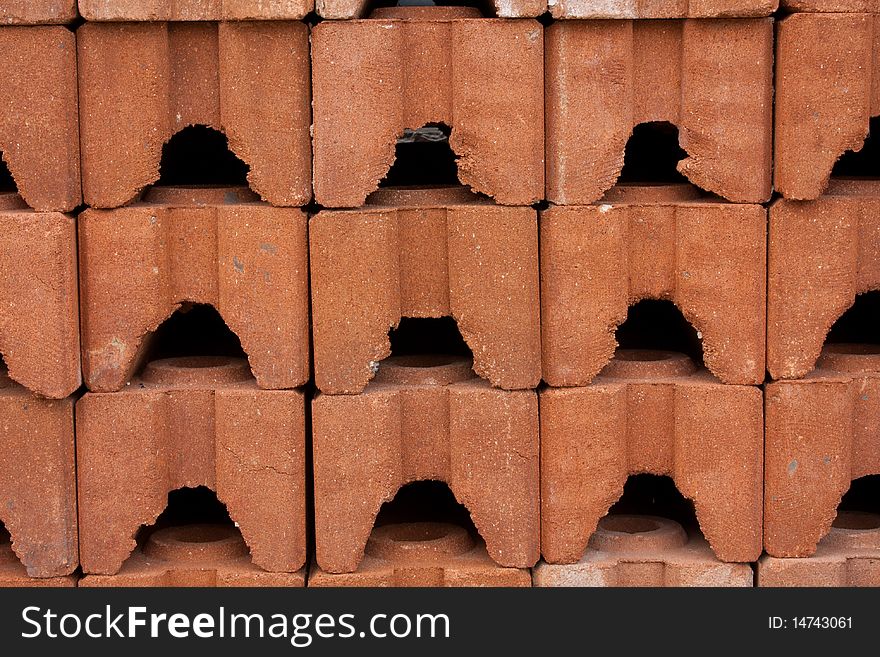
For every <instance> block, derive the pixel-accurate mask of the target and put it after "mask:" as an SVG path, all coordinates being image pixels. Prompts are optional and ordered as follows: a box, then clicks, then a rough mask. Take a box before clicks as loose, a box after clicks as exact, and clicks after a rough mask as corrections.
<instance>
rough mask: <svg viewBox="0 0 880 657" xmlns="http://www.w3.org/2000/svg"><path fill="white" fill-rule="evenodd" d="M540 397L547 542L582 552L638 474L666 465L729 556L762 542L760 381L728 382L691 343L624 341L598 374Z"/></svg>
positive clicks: (551, 557) (549, 551) (558, 556)
mask: <svg viewBox="0 0 880 657" xmlns="http://www.w3.org/2000/svg"><path fill="white" fill-rule="evenodd" d="M540 403H541V535H542V539H541V551H542V553H543V555H544V558H545V559H546V560H547V561H548V562H549V563H563V564H565V563H568V564H570V563H577V562H578V561H579V560H580V559H581V558H582V556H583V554H584V549H585V548H586V546H587V542H588V540H589V537H590V535H591V534H592V533H593V532H594V531H595V530H596V526H597V524H598V522H599V519H600V518H601V517H602V516H604V515H605V514H606V513H607V512H608V509H609V508H610V507H611V505H612V504H613V503H614V502H615V501H616V500H618V499H619V498H620V496H621V494H622V493H623V486H624V484H625V483H626V480H627V477H628V476H629V475H630V474H639V473H651V474H656V475H668V476H670V477H672V478H673V479H674V480H675V484H676V486H677V487H678V490H679V491H681V493H682V495H684V496H685V497H687V498H689V499H691V500H693V502H694V506H695V508H696V513H697V519H698V521H699V523H700V527H701V529H702V531H703V534H705V536H706V538H707V539H708V541H709V544H710V545H711V546H712V550H713V551H714V552H715V554H716V555H717V556H718V558H719V559H721V560H722V561H755V560H756V559H757V558H758V555H759V554H760V553H761V505H762V497H761V480H762V477H761V474H762V472H763V451H764V450H763V446H764V445H763V436H764V433H763V429H764V423H763V416H762V395H761V390H760V388H757V387H748V386H734V385H724V384H720V383H718V382H717V381H716V379H714V378H713V377H712V376H711V375H710V374H709V373H708V372H707V371H706V370H697V368H696V367H695V366H694V364H693V362H692V361H691V360H690V359H689V358H688V357H687V356H684V355H683V354H676V353H671V352H658V351H642V350H620V351H619V352H618V354H617V356H616V357H615V358H614V359H613V360H612V361H611V363H609V365H608V367H606V369H605V370H604V371H603V372H602V374H600V375H599V376H598V377H596V379H595V380H594V382H593V383H592V385H590V386H586V387H582V388H550V389H545V390H542V391H541V393H540Z"/></svg>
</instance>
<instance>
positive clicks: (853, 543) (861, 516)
mask: <svg viewBox="0 0 880 657" xmlns="http://www.w3.org/2000/svg"><path fill="white" fill-rule="evenodd" d="M758 586H880V516H878V515H876V514H873V513H858V512H842V513H841V515H839V516H838V517H837V519H836V520H835V522H834V526H833V527H832V528H831V531H830V533H829V534H828V535H827V536H825V538H823V539H822V540H821V541H820V542H819V547H818V549H817V550H816V553H815V554H814V555H813V556H811V557H807V558H803V559H778V558H776V557H771V556H769V555H765V556H763V557H761V560H760V561H759V562H758Z"/></svg>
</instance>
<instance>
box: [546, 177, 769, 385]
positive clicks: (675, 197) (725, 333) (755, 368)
mask: <svg viewBox="0 0 880 657" xmlns="http://www.w3.org/2000/svg"><path fill="white" fill-rule="evenodd" d="M540 227H541V240H540V241H541V310H542V313H541V321H542V327H541V329H542V331H541V337H542V340H543V343H544V345H543V356H544V357H543V361H544V363H543V369H544V380H545V381H546V382H547V383H548V384H550V385H551V386H577V385H586V384H588V383H589V382H590V381H591V380H592V379H593V377H594V376H595V375H596V374H598V373H599V372H600V371H601V370H602V368H603V367H605V365H607V364H608V362H609V361H610V360H611V358H612V356H613V355H614V350H615V348H616V346H617V342H616V340H615V337H614V334H615V330H616V328H617V326H618V325H619V324H621V323H622V322H623V321H624V320H625V319H626V317H627V308H628V306H630V305H631V304H634V303H636V302H637V301H639V300H641V299H646V298H650V299H668V300H671V301H673V302H675V304H676V305H677V306H678V307H679V308H680V309H681V310H682V312H683V314H684V316H685V317H686V318H687V319H688V321H690V323H691V324H693V326H694V327H695V328H696V329H697V330H698V331H699V335H701V337H702V341H703V353H704V358H705V362H706V365H707V367H708V368H709V370H710V371H711V372H712V373H713V374H714V375H715V376H717V377H718V378H719V379H721V381H723V382H724V383H735V384H760V383H763V382H764V372H765V365H764V341H765V336H764V327H765V319H766V318H765V307H766V274H767V272H766V243H767V213H766V210H764V208H762V207H761V206H759V205H733V204H729V203H723V202H717V201H713V200H711V199H706V198H700V196H699V193H698V191H697V190H696V189H695V188H694V187H691V186H689V185H681V186H670V187H628V186H627V187H615V188H613V189H612V190H611V192H609V193H608V194H607V195H606V196H605V198H604V199H603V201H602V203H601V204H596V205H589V206H551V207H550V209H549V210H545V211H544V212H542V213H541V220H540Z"/></svg>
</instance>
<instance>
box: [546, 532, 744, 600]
mask: <svg viewBox="0 0 880 657" xmlns="http://www.w3.org/2000/svg"><path fill="white" fill-rule="evenodd" d="M533 579H534V584H535V586H602V587H604V586H668V587H681V586H712V587H717V586H731V587H732V586H737V587H750V586H752V585H753V579H754V573H753V572H752V567H751V566H750V565H748V564H743V563H734V564H729V563H723V562H721V561H719V560H718V559H717V557H716V556H715V555H714V554H712V550H711V548H710V547H709V545H708V543H706V541H705V539H704V538H703V537H702V536H700V535H699V533H697V534H694V535H690V536H689V535H688V533H687V532H686V531H685V530H684V528H683V527H682V526H681V525H679V524H678V523H677V522H675V521H672V520H668V519H666V518H658V517H654V516H630V515H614V516H605V517H604V518H602V519H601V520H600V521H599V526H598V528H597V529H596V531H595V532H594V533H593V535H592V536H591V537H590V543H589V546H588V547H587V550H586V552H585V553H584V556H583V557H582V558H581V560H580V561H578V562H577V563H575V564H569V565H553V564H548V563H543V562H542V563H540V564H538V566H537V567H535V569H534V575H533Z"/></svg>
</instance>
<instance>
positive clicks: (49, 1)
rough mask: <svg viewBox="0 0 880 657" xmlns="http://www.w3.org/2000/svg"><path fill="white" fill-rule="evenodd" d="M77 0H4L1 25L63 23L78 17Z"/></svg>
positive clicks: (1, 8) (0, 3)
mask: <svg viewBox="0 0 880 657" xmlns="http://www.w3.org/2000/svg"><path fill="white" fill-rule="evenodd" d="M77 15H78V14H77V11H76V0H4V1H3V2H0V25H63V24H65V23H70V22H72V21H73V20H74V19H75V18H76V17H77Z"/></svg>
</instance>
